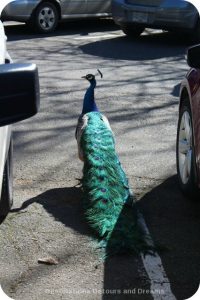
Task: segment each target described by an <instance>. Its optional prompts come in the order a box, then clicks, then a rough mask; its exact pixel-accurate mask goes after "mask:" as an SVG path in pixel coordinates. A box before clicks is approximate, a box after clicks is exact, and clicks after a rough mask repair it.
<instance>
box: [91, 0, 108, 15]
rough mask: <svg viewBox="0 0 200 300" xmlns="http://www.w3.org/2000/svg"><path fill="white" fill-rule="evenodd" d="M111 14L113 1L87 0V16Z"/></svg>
mask: <svg viewBox="0 0 200 300" xmlns="http://www.w3.org/2000/svg"><path fill="white" fill-rule="evenodd" d="M105 13H106V14H107V13H111V0H87V14H94V15H96V14H105Z"/></svg>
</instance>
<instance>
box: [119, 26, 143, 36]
mask: <svg viewBox="0 0 200 300" xmlns="http://www.w3.org/2000/svg"><path fill="white" fill-rule="evenodd" d="M121 29H122V31H123V32H124V33H125V34H126V35H127V36H128V37H131V38H137V37H139V36H140V35H141V34H142V32H143V31H144V30H145V27H144V26H142V25H134V26H130V25H123V26H121Z"/></svg>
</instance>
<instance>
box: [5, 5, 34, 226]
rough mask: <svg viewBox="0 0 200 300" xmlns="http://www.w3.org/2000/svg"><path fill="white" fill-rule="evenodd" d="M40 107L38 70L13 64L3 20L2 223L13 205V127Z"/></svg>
mask: <svg viewBox="0 0 200 300" xmlns="http://www.w3.org/2000/svg"><path fill="white" fill-rule="evenodd" d="M0 14H1V11H0ZM38 108H39V81H38V72H37V68H36V66H35V65H34V64H14V63H12V61H11V58H10V57H9V55H8V53H7V50H6V36H5V33H4V27H3V24H2V22H1V20H0V223H1V221H2V219H4V218H5V216H6V215H7V213H8V212H9V209H10V207H11V206H12V202H13V200H12V197H13V196H12V153H13V149H12V128H11V124H12V123H15V122H18V121H21V120H24V119H26V118H29V117H31V116H33V115H34V114H36V113H37V111H38Z"/></svg>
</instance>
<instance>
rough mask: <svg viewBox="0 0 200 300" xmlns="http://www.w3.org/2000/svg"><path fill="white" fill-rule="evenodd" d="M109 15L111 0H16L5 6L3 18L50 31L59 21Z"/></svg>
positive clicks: (39, 30)
mask: <svg viewBox="0 0 200 300" xmlns="http://www.w3.org/2000/svg"><path fill="white" fill-rule="evenodd" d="M108 16H111V0H16V1H15V2H13V3H10V4H8V5H7V6H6V8H5V9H4V11H3V13H2V17H3V19H4V20H11V21H20V22H25V23H27V24H28V25H30V26H31V27H32V28H33V29H34V30H35V31H37V32H41V33H49V32H52V31H53V30H54V29H55V28H56V26H57V24H58V22H59V21H63V20H69V19H77V18H78V19H80V18H93V17H95V18H100V17H108Z"/></svg>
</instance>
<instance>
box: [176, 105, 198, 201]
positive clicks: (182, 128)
mask: <svg viewBox="0 0 200 300" xmlns="http://www.w3.org/2000/svg"><path fill="white" fill-rule="evenodd" d="M176 165H177V175H178V181H179V185H180V188H181V190H182V191H183V193H184V194H185V195H186V196H188V197H190V198H191V199H196V198H197V197H198V195H199V190H198V187H197V172H196V161H195V148H194V138H193V125H192V114H191V108H190V104H189V100H184V101H183V104H182V105H181V108H180V112H179V120H178V127H177V139H176Z"/></svg>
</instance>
